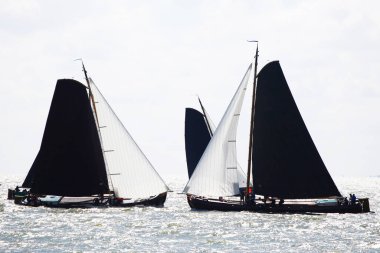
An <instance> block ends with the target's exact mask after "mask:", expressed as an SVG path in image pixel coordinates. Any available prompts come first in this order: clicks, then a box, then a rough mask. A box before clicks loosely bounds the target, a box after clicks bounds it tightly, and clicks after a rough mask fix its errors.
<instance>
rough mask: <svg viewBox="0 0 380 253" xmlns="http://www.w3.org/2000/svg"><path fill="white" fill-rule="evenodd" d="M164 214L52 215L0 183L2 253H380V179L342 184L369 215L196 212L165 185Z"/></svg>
mask: <svg viewBox="0 0 380 253" xmlns="http://www.w3.org/2000/svg"><path fill="white" fill-rule="evenodd" d="M167 181H168V184H169V186H170V187H171V189H172V190H173V192H171V193H169V194H168V198H167V201H166V203H165V207H162V208H154V207H133V208H91V209H53V208H46V207H24V206H18V205H15V204H13V202H12V201H9V200H6V197H7V189H8V187H14V186H15V185H16V184H20V182H22V178H19V177H11V176H2V177H0V184H1V186H0V194H1V195H0V252H380V214H379V212H380V208H379V207H380V205H379V202H380V198H379V197H380V193H379V191H380V177H367V178H338V179H336V180H335V181H336V184H337V186H338V188H339V189H340V190H341V192H342V194H344V195H348V194H349V193H355V194H356V196H357V197H369V198H370V207H371V211H373V212H371V213H364V214H319V215H317V214H314V215H311V214H259V213H250V212H218V211H195V210H191V209H190V208H189V206H188V204H187V202H186V196H185V195H183V194H178V193H179V192H180V191H181V190H182V188H183V186H184V185H185V183H186V181H185V180H181V179H175V178H172V179H169V180H167Z"/></svg>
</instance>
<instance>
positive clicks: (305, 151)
mask: <svg viewBox="0 0 380 253" xmlns="http://www.w3.org/2000/svg"><path fill="white" fill-rule="evenodd" d="M257 59H258V46H257V48H256V55H255V66H254V73H253V95H252V110H251V125H250V134H249V136H250V139H249V152H248V169H247V180H246V182H247V186H246V190H245V191H244V193H243V194H242V193H241V192H239V189H238V187H237V185H236V178H237V159H236V132H237V125H238V119H239V116H240V111H241V108H242V103H243V99H244V95H245V92H246V90H247V85H248V80H249V76H250V75H251V72H252V64H251V65H250V66H249V67H248V70H247V71H246V73H245V75H244V77H243V80H242V81H241V83H240V85H239V86H238V89H237V91H236V92H235V94H234V96H233V98H232V100H231V102H230V104H229V106H228V107H227V110H226V112H225V114H224V116H223V118H222V120H221V121H220V123H219V125H218V127H217V128H216V130H215V132H214V134H213V136H212V138H211V140H210V141H209V143H208V144H207V147H206V149H205V150H204V152H203V153H202V155H201V158H200V159H199V161H198V162H197V165H196V167H195V169H194V172H193V173H192V175H191V177H190V179H189V181H188V183H187V185H186V186H185V188H184V190H183V192H184V193H186V194H187V201H188V203H189V206H190V207H191V208H194V209H206V210H220V211H243V210H249V211H255V212H272V213H276V212H278V213H282V212H288V213H307V212H316V213H361V212H369V211H370V208H369V200H368V198H361V199H358V200H357V201H355V200H353V201H351V203H349V202H348V201H345V198H343V196H342V195H341V193H340V192H339V190H338V188H337V187H336V185H335V183H334V181H333V179H332V178H331V176H330V174H329V172H328V171H327V168H326V166H325V165H324V163H323V161H322V159H321V157H320V155H319V153H318V150H317V148H316V147H315V145H314V142H313V140H312V138H311V136H310V134H309V132H308V130H307V128H306V125H305V123H304V121H303V119H302V116H301V114H300V112H299V110H298V108H297V105H296V103H295V101H294V98H293V96H292V94H291V91H290V89H289V86H288V84H287V82H286V79H285V76H284V74H283V72H282V69H281V66H280V64H279V62H278V61H273V62H270V63H268V64H266V65H265V66H264V67H263V68H262V69H261V71H260V73H259V74H258V75H257ZM198 127H199V126H198ZM193 142H194V140H193ZM188 157H189V156H188ZM250 184H252V187H251V186H250ZM239 194H240V199H237V198H236V197H235V198H234V197H233V196H237V195H239Z"/></svg>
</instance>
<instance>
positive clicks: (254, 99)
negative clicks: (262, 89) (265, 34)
mask: <svg viewBox="0 0 380 253" xmlns="http://www.w3.org/2000/svg"><path fill="white" fill-rule="evenodd" d="M248 42H256V43H257V45H256V55H255V72H254V76H253V92H252V109H251V127H250V131H249V149H248V169H247V187H246V189H245V200H246V201H247V200H248V195H249V183H250V179H251V170H252V146H253V128H254V123H255V122H254V118H255V103H256V80H257V58H258V56H259V42H258V41H248ZM252 192H253V178H252Z"/></svg>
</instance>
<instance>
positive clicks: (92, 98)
mask: <svg viewBox="0 0 380 253" xmlns="http://www.w3.org/2000/svg"><path fill="white" fill-rule="evenodd" d="M82 68H83V72H84V77H85V78H86V83H87V87H88V90H89V97H90V100H91V103H92V107H93V108H94V113H95V118H96V123H97V124H98V127H99V119H98V113H97V112H96V106H95V99H94V95H93V94H92V90H91V85H90V81H89V80H88V76H87V70H86V68H85V67H84V63H83V61H82Z"/></svg>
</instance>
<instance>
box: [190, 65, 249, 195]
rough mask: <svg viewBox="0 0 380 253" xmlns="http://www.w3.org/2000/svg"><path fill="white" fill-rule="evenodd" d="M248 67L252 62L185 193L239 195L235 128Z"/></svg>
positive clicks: (244, 89) (247, 76)
mask: <svg viewBox="0 0 380 253" xmlns="http://www.w3.org/2000/svg"><path fill="white" fill-rule="evenodd" d="M251 70H252V64H251V65H249V67H248V70H247V72H246V73H245V75H244V78H243V80H242V81H241V83H240V85H239V87H238V89H237V91H236V93H235V95H234V96H233V98H232V100H231V102H230V104H229V106H228V108H227V110H226V112H225V113H224V115H223V118H222V120H221V121H220V123H219V125H218V127H217V129H216V130H215V133H214V135H213V137H212V138H211V140H210V142H209V144H208V145H207V148H206V150H205V151H204V153H203V155H202V157H201V159H200V160H199V162H198V164H197V167H196V168H195V170H194V173H193V175H192V176H191V178H190V180H189V182H188V183H187V185H186V187H185V189H184V192H185V193H188V194H194V195H199V196H214V197H219V196H233V195H237V194H239V179H240V176H239V172H238V171H239V170H238V164H237V155H236V130H237V125H238V120H239V116H240V111H241V107H242V104H243V99H244V95H245V91H246V89H247V85H248V80H249V76H250V73H251Z"/></svg>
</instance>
